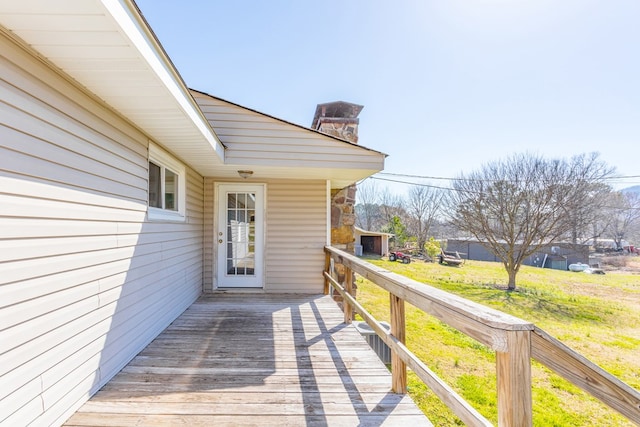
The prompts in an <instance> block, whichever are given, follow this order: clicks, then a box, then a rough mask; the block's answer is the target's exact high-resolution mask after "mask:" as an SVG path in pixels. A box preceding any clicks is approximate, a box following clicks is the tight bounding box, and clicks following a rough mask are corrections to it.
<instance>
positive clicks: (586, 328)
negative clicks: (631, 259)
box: [357, 258, 640, 427]
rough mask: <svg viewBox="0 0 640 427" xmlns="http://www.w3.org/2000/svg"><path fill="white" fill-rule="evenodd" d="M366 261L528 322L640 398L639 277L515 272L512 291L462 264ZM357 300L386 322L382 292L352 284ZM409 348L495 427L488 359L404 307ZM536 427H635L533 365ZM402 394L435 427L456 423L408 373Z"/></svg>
mask: <svg viewBox="0 0 640 427" xmlns="http://www.w3.org/2000/svg"><path fill="white" fill-rule="evenodd" d="M366 260H367V261H369V262H371V263H372V264H375V265H378V266H380V267H383V268H386V269H388V270H391V271H393V272H396V273H398V274H402V275H404V276H407V277H410V278H412V279H414V280H416V281H418V282H422V283H428V284H429V285H431V286H434V287H437V288H440V289H443V290H446V291H449V292H451V293H454V294H457V295H460V296H462V297H465V298H468V299H470V300H473V301H475V302H478V303H480V304H484V305H486V306H489V307H492V308H494V309H497V310H501V311H504V312H506V313H509V314H511V315H514V316H517V317H520V318H522V319H525V320H528V321H530V322H533V323H535V324H536V325H537V326H538V327H540V328H542V329H544V330H545V331H547V332H548V333H550V334H551V335H553V336H555V337H556V338H558V339H560V340H562V341H563V342H564V343H565V344H567V345H568V346H569V347H571V348H573V349H574V350H576V351H578V352H580V353H581V354H582V355H584V356H585V357H587V358H589V359H590V360H592V361H593V362H595V363H597V364H598V365H600V366H601V367H603V368H604V369H606V370H608V371H609V372H611V373H613V374H614V375H616V376H618V377H619V378H620V379H622V380H623V381H625V382H626V383H627V384H629V385H631V386H632V387H634V388H636V389H640V275H634V274H630V273H620V274H607V275H604V276H603V275H591V274H585V273H571V272H565V271H557V270H550V269H540V268H534V267H522V269H521V270H520V272H519V273H518V276H517V279H516V280H517V289H516V290H515V291H513V292H507V291H504V290H501V289H499V287H504V286H505V285H506V283H507V276H506V273H505V272H504V270H503V267H502V264H500V263H492V262H480V261H467V262H466V263H465V264H464V266H462V267H447V266H442V265H439V264H437V263H426V262H423V261H414V262H412V263H411V264H401V263H398V262H389V261H388V260H386V258H385V259H380V258H367V259H366ZM357 285H358V295H357V298H358V301H359V302H360V303H361V304H363V305H364V306H365V308H367V310H368V311H369V312H370V313H372V314H373V315H374V316H375V317H376V318H377V319H378V320H386V321H388V320H389V297H388V293H387V292H386V291H384V290H382V289H381V288H379V287H378V286H376V285H374V284H373V283H371V282H369V281H367V280H365V279H363V278H362V277H359V276H358V279H357ZM406 317H407V320H406V322H407V346H408V347H409V348H410V349H411V351H413V352H414V353H415V354H416V355H417V356H418V357H420V359H422V360H423V361H424V362H425V363H426V364H427V366H429V367H430V368H431V369H432V370H434V371H435V372H436V373H437V374H438V375H439V376H441V378H443V379H444V380H445V381H446V382H447V383H448V384H449V385H450V386H452V387H453V388H454V389H455V390H456V391H457V392H458V393H459V394H460V395H461V396H463V397H464V398H465V399H466V400H467V401H468V402H469V403H470V404H471V405H472V406H474V407H475V408H476V409H477V410H478V411H479V412H480V413H482V414H483V415H484V416H485V417H487V418H488V419H489V420H491V421H492V422H494V423H495V424H496V425H497V420H498V418H497V407H496V375H495V353H494V352H493V351H492V350H490V349H488V348H487V347H484V346H483V345H481V344H480V343H478V342H476V341H474V340H473V339H471V338H469V337H467V336H466V335H464V334H462V333H460V332H458V331H456V330H454V329H452V328H450V327H448V326H446V325H444V324H443V323H442V322H440V321H439V320H437V319H435V318H433V317H431V316H429V315H426V314H424V313H423V312H421V311H419V310H417V309H415V308H414V307H412V306H410V305H407V307H406ZM532 375H533V379H532V381H533V411H534V414H533V424H534V426H545V427H547V426H632V425H634V424H632V423H631V422H630V421H627V420H626V419H625V418H624V417H622V416H621V415H618V413H617V412H615V411H614V410H612V409H609V407H608V406H606V405H604V404H602V403H600V402H599V401H598V400H596V399H594V398H592V397H591V396H590V395H588V394H586V393H584V392H582V391H581V390H580V389H578V388H577V387H574V386H573V385H571V384H570V383H568V382H567V381H565V380H564V379H562V378H560V377H559V376H557V375H555V374H554V373H552V372H551V371H549V370H548V369H546V368H544V367H543V366H542V365H540V364H538V363H536V362H534V363H533V366H532ZM409 393H410V394H411V396H412V397H413V399H414V400H415V401H416V403H417V404H418V405H419V406H420V407H421V409H422V410H423V411H424V412H425V413H426V414H427V416H428V417H429V418H430V419H431V421H432V422H433V423H434V424H435V425H438V426H440V425H443V426H447V425H462V423H461V421H460V420H458V419H457V417H455V415H453V414H452V413H451V412H450V411H449V409H448V408H447V407H446V406H445V405H444V404H442V403H441V402H440V401H439V400H438V399H437V398H436V396H435V395H434V394H433V393H432V392H431V391H430V390H428V389H427V388H426V386H425V385H424V384H422V383H421V382H420V380H418V379H417V377H416V376H415V375H413V374H411V373H410V376H409Z"/></svg>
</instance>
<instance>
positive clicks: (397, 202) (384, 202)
mask: <svg viewBox="0 0 640 427" xmlns="http://www.w3.org/2000/svg"><path fill="white" fill-rule="evenodd" d="M379 201H380V211H381V214H382V221H384V223H385V224H389V223H391V221H392V220H393V217H394V216H397V217H399V218H402V217H404V216H405V212H404V201H403V200H402V197H401V196H399V195H398V194H396V193H393V192H391V190H390V189H389V188H388V187H385V188H384V189H383V190H382V192H381V193H380V198H379Z"/></svg>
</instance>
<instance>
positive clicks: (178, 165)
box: [147, 142, 187, 222]
mask: <svg viewBox="0 0 640 427" xmlns="http://www.w3.org/2000/svg"><path fill="white" fill-rule="evenodd" d="M147 162H153V163H155V164H156V165H158V166H160V168H161V174H160V175H161V176H162V177H164V170H165V169H169V170H170V171H172V172H173V173H175V174H176V175H177V177H178V184H177V191H178V197H177V198H176V199H177V200H176V203H177V204H178V209H177V210H170V209H164V208H156V207H153V206H150V204H149V178H150V177H149V164H148V163H147V218H148V219H149V220H150V221H175V222H184V221H186V201H187V198H186V181H187V179H186V169H185V167H184V164H182V162H180V161H179V160H178V159H176V158H175V157H173V156H172V155H171V154H169V153H168V152H167V151H165V150H163V149H162V148H160V146H158V145H156V144H154V143H152V142H149V156H148V159H147ZM161 181H164V180H161ZM162 187H164V182H162V184H161V188H162ZM159 197H161V198H162V200H163V201H164V191H163V192H162V194H161V195H160V196H159Z"/></svg>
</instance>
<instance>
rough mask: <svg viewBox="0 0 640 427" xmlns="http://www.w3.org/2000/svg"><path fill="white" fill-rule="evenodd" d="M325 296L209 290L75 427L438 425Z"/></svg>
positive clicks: (78, 416)
mask: <svg viewBox="0 0 640 427" xmlns="http://www.w3.org/2000/svg"><path fill="white" fill-rule="evenodd" d="M342 321H343V316H342V313H341V312H340V310H339V309H338V308H337V306H336V304H335V303H334V302H333V301H332V300H331V299H330V298H329V297H325V296H301V295H251V294H238V295H228V294H220V295H209V296H204V297H201V298H200V299H199V300H198V301H197V302H196V303H195V304H193V305H192V306H191V307H190V308H189V309H188V310H187V311H186V312H185V313H184V314H183V315H182V316H180V317H179V318H178V319H176V320H175V321H174V322H173V323H172V324H171V325H170V326H169V327H168V328H167V329H166V330H165V331H164V332H163V333H162V334H161V335H160V336H158V337H157V338H156V339H155V340H154V341H153V342H152V343H151V344H150V345H149V346H148V347H147V348H146V349H144V350H143V351H142V352H141V353H140V354H139V355H138V356H137V357H136V358H134V359H133V360H132V361H131V363H129V364H128V365H127V366H126V367H125V368H124V369H123V370H122V371H121V372H120V373H119V374H118V375H116V376H115V377H114V378H113V379H112V380H111V381H110V382H109V383H107V384H106V385H105V386H104V387H103V388H102V389H101V390H100V391H99V392H98V393H96V394H95V395H94V396H93V397H92V398H91V399H90V400H89V401H88V402H87V403H85V404H84V405H83V406H82V407H81V408H80V409H79V410H78V411H77V412H76V413H75V414H74V415H73V416H72V417H71V418H70V419H69V420H68V421H67V423H66V425H67V426H127V425H148V426H174V425H190V426H200V425H202V426H204V425H206V426H211V425H216V426H225V425H229V426H238V425H243V426H251V425H256V426H270V425H271V426H275V425H277V426H301V425H306V426H323V425H338V426H351V425H353V426H356V425H360V426H382V425H384V426H407V425H411V426H430V425H431V424H430V422H429V421H428V420H427V418H426V417H425V416H424V414H423V413H422V412H421V411H420V410H419V409H418V408H417V407H416V405H415V404H414V403H413V401H412V400H411V399H410V398H409V397H408V396H402V395H397V394H394V393H392V392H391V391H390V386H391V376H390V374H389V371H388V370H387V368H386V367H385V366H384V364H382V362H381V361H380V360H379V359H378V357H377V356H376V355H375V353H374V352H373V351H372V350H371V349H370V348H369V346H368V345H367V343H366V341H365V340H364V339H363V338H362V337H360V335H359V334H358V333H357V331H356V330H355V328H354V327H352V326H347V325H344V324H343V323H342Z"/></svg>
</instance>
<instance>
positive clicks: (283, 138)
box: [192, 91, 383, 170]
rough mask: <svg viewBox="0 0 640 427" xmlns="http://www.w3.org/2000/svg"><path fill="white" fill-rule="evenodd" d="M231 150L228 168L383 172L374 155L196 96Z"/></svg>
mask: <svg viewBox="0 0 640 427" xmlns="http://www.w3.org/2000/svg"><path fill="white" fill-rule="evenodd" d="M192 94H193V96H194V98H195V99H196V102H197V103H198V104H199V105H200V108H201V109H202V111H203V112H204V115H205V117H206V118H207V120H208V121H209V123H210V124H211V126H212V127H213V128H214V129H215V131H216V135H217V136H218V138H220V141H221V142H222V143H223V144H224V145H225V147H227V150H226V154H225V162H226V163H228V164H241V165H264V166H270V167H304V168H328V167H331V168H336V169H348V168H358V169H372V170H380V166H381V162H383V156H381V154H380V153H378V152H375V151H367V150H366V149H363V147H361V146H358V145H355V144H351V143H348V142H344V141H339V140H337V139H335V138H331V137H328V136H326V135H323V134H320V133H318V132H313V131H309V129H306V128H303V127H300V126H296V125H293V124H291V123H287V122H285V121H282V120H279V119H276V118H273V117H269V116H267V115H264V114H261V113H258V112H254V111H251V110H249V109H246V108H243V107H240V106H237V105H234V104H232V103H230V102H226V101H223V100H221V99H218V98H214V97H210V96H207V95H204V94H201V93H198V92H195V91H192Z"/></svg>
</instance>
